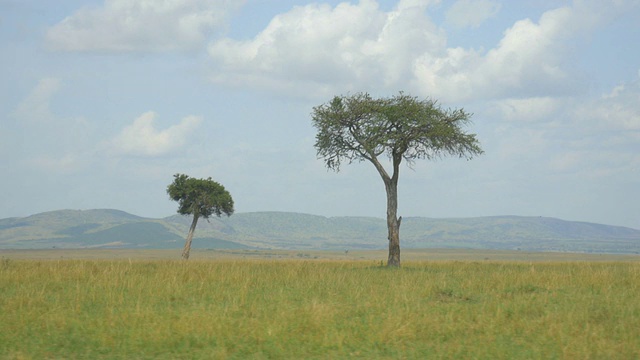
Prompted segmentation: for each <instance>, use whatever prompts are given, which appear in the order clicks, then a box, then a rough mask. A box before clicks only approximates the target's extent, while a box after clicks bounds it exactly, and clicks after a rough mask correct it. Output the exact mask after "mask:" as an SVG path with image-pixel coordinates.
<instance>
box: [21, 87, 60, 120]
mask: <svg viewBox="0 0 640 360" xmlns="http://www.w3.org/2000/svg"><path fill="white" fill-rule="evenodd" d="M60 86H61V82H60V79H57V78H51V77H50V78H44V79H41V80H40V81H39V82H38V84H37V85H36V87H35V88H34V89H33V90H32V91H31V93H29V95H27V97H26V98H25V99H24V100H22V102H20V104H18V106H17V108H16V109H15V111H14V113H13V115H14V116H15V117H17V118H18V119H20V120H22V121H27V122H31V123H45V122H50V121H52V120H53V118H54V116H53V114H52V113H51V98H52V96H53V95H54V94H55V93H56V92H57V91H58V90H59V89H60Z"/></svg>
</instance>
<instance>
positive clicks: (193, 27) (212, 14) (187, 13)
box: [46, 0, 243, 53]
mask: <svg viewBox="0 0 640 360" xmlns="http://www.w3.org/2000/svg"><path fill="white" fill-rule="evenodd" d="M242 3H243V1H240V0H172V1H156V0H137V1H131V0H105V2H104V5H103V6H100V7H84V8H82V9H80V10H78V11H76V12H75V13H73V14H72V15H70V16H68V17H66V18H65V19H64V20H62V21H61V22H60V23H58V24H56V25H55V26H53V27H51V28H50V29H49V30H48V31H47V34H46V40H47V42H48V44H49V46H50V47H51V48H53V49H55V50H62V51H80V52H121V53H124V52H149V51H151V52H161V51H185V50H194V49H197V48H198V47H200V46H202V45H203V44H204V43H205V41H207V40H208V38H209V35H210V34H211V33H212V31H213V30H215V29H218V28H220V27H223V26H224V25H225V24H226V21H227V19H228V16H229V14H230V13H231V12H232V11H233V10H235V9H236V8H238V7H239V6H241V5H242Z"/></svg>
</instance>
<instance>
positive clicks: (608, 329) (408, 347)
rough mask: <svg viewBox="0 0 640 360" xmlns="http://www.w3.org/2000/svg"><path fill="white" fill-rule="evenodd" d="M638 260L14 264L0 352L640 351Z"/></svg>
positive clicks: (429, 354) (372, 354) (237, 355)
mask: <svg viewBox="0 0 640 360" xmlns="http://www.w3.org/2000/svg"><path fill="white" fill-rule="evenodd" d="M638 279H640V263H638V262H610V263H609V262H599V263H595V262H551V263H548V262H547V263H523V262H490V261H483V262H478V261H443V262H429V263H427V262H405V264H404V265H403V268H401V269H386V268H381V267H380V266H379V263H378V262H373V261H329V260H311V261H309V260H255V259H254V260H242V259H223V260H218V261H211V260H196V261H189V262H182V261H173V260H20V259H18V260H16V259H3V260H2V262H1V263H0V358H2V359H44V358H64V359H108V358H136V359H199V358H201V359H247V358H248V359H282V358H284V359H301V358H307V359H308V358H311V359H313V358H317V359H336V358H366V359H377V358H389V359H396V358H428V359H451V358H460V359H465V358H474V359H590V358H591V359H600V358H602V359H604V358H616V359H634V358H638V357H640V341H639V340H638V339H640V302H638V300H637V299H638V298H640V282H639V281H638Z"/></svg>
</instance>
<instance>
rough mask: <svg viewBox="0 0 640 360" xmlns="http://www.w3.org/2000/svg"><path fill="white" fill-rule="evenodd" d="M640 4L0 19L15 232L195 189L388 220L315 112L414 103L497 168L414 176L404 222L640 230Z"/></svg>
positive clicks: (240, 9) (143, 0)
mask: <svg viewBox="0 0 640 360" xmlns="http://www.w3.org/2000/svg"><path fill="white" fill-rule="evenodd" d="M639 20H640V2H639V1H638V0H618V1H615V2H605V1H599V0H580V1H578V0H576V1H560V0H554V1H550V0H549V1H540V0H536V1H534V0H530V1H529V0H522V1H502V2H501V1H496V0H459V1H444V0H443V1H436V0H401V1H383V0H380V1H374V0H362V1H352V2H341V1H325V2H311V1H294V0H282V1H264V0H263V1H259V0H254V1H252V0H246V1H226V0H173V1H168V0H166V1H160V0H140V1H130V0H104V1H71V0H68V1H55V2H50V1H41V0H37V1H36V0H33V1H32V0H0V54H1V55H0V76H1V78H2V85H1V86H0V158H1V160H0V161H2V164H3V167H2V169H3V170H2V175H3V176H2V177H0V188H2V189H3V191H2V192H0V204H1V205H0V218H5V217H14V216H27V215H31V214H35V213H39V212H43V211H50V210H57V209H94V208H115V209H120V210H124V211H127V212H130V213H133V214H136V215H140V216H146V217H164V216H168V215H171V214H173V213H175V210H176V209H177V204H175V203H172V202H171V201H170V200H169V199H168V197H167V195H166V193H165V189H166V186H167V185H168V184H169V183H170V182H171V181H172V175H173V174H175V173H178V172H179V173H186V174H188V175H190V176H194V177H209V176H211V177H212V178H213V179H215V180H216V181H218V182H220V183H222V184H223V185H224V186H225V187H226V188H227V189H228V190H229V191H230V192H231V194H232V196H233V197H234V200H235V203H236V211H237V212H251V211H295V212H304V213H310V214H317V215H324V216H344V215H351V216H376V217H384V215H385V211H386V209H385V206H386V201H385V194H384V186H383V184H382V181H381V180H380V177H379V176H378V174H377V173H376V171H375V169H374V168H373V166H372V165H371V164H368V163H358V164H352V165H349V166H344V167H343V168H342V169H341V171H340V172H339V173H333V172H328V171H327V170H326V169H325V168H324V167H323V162H322V161H321V160H318V159H317V158H316V153H315V149H314V148H313V144H314V140H315V138H314V137H315V129H314V128H313V127H312V125H311V120H310V113H311V110H312V108H313V106H316V105H320V104H322V103H325V102H327V101H329V100H330V99H331V97H332V96H334V95H340V94H349V93H353V92H359V91H365V92H369V93H371V94H372V95H375V96H391V95H394V94H396V93H397V92H398V91H405V92H407V93H410V94H412V95H415V96H419V97H431V98H435V99H438V100H439V101H440V103H441V104H443V105H444V106H445V107H463V108H464V109H465V110H466V111H468V112H471V113H473V114H474V115H473V124H471V125H470V126H469V128H468V131H470V132H474V133H477V134H478V138H479V140H480V141H481V143H482V146H483V148H484V150H485V154H484V155H483V156H481V157H479V158H476V159H473V160H471V161H465V160H460V159H456V158H445V159H442V160H438V161H431V162H428V161H421V162H418V163H416V164H415V166H414V167H413V168H412V169H410V168H408V167H403V168H402V169H401V174H400V185H399V191H400V194H399V214H400V215H403V216H405V217H407V216H426V217H434V218H444V217H474V216H491V215H526V216H550V217H558V218H562V219H566V220H579V221H590V222H597V223H604V224H612V225H622V226H629V227H634V228H640V206H639V205H638V203H639V201H638V200H639V199H640V46H638V39H640V21H639Z"/></svg>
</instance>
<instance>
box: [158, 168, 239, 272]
mask: <svg viewBox="0 0 640 360" xmlns="http://www.w3.org/2000/svg"><path fill="white" fill-rule="evenodd" d="M167 194H169V197H170V198H171V200H174V201H177V202H178V205H179V207H178V214H181V215H193V220H192V222H191V227H190V228H189V234H188V235H187V240H186V242H185V244H184V250H182V258H183V259H185V260H188V259H189V252H190V251H191V241H192V240H193V233H194V232H195V230H196V225H197V224H198V219H199V218H200V217H203V218H205V219H208V218H209V217H210V216H211V215H213V214H215V215H216V216H218V217H220V216H222V214H223V213H224V214H226V215H227V216H231V214H233V199H232V198H231V194H229V192H228V191H227V190H226V189H225V188H224V186H222V185H220V184H219V183H217V182H215V181H213V180H211V178H207V179H195V178H190V177H189V176H187V175H184V174H175V175H174V179H173V182H172V183H171V184H170V185H169V186H168V187H167Z"/></svg>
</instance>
